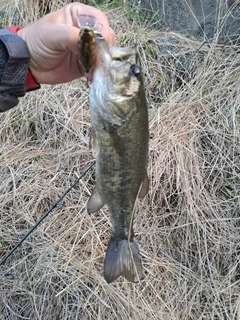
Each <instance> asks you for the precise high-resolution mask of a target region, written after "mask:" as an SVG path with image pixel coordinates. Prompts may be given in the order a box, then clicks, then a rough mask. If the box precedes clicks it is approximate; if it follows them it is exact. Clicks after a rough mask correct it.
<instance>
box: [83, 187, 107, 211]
mask: <svg viewBox="0 0 240 320" xmlns="http://www.w3.org/2000/svg"><path fill="white" fill-rule="evenodd" d="M102 206H104V202H103V201H102V198H101V196H100V193H99V191H98V188H97V186H95V188H94V189H93V191H92V194H91V196H90V198H89V200H88V203H87V212H88V213H89V214H90V213H93V212H96V211H98V210H100V209H101V208H102Z"/></svg>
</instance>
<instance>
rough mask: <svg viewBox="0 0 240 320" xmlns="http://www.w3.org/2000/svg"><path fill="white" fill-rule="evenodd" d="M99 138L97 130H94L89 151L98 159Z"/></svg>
mask: <svg viewBox="0 0 240 320" xmlns="http://www.w3.org/2000/svg"><path fill="white" fill-rule="evenodd" d="M97 146H98V144H97V136H96V132H95V130H94V129H93V128H92V131H91V135H90V140H89V149H90V150H91V151H92V153H93V156H94V157H95V158H96V156H97Z"/></svg>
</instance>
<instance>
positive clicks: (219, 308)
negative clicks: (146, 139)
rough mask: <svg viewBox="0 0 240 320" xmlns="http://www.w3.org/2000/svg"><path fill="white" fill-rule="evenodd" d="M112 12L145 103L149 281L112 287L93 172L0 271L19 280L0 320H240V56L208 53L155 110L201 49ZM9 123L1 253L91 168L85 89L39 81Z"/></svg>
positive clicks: (0, 290)
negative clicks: (139, 70)
mask: <svg viewBox="0 0 240 320" xmlns="http://www.w3.org/2000/svg"><path fill="white" fill-rule="evenodd" d="M25 1H26V0H25ZM54 4H55V5H56V6H57V5H61V1H57V0H56V1H54ZM34 10H35V12H36V10H37V9H36V7H35V9H34ZM108 15H109V19H110V21H111V24H112V26H113V28H114V30H115V32H116V44H118V45H123V46H124V45H127V44H128V43H132V42H137V43H138V45H139V51H140V53H141V56H142V64H143V71H144V74H145V86H146V94H147V98H148V100H149V102H150V103H149V117H150V133H151V139H150V153H149V164H148V172H149V176H150V178H151V186H150V191H149V194H148V196H147V197H146V198H145V199H143V200H141V201H138V202H137V205H136V211H135V217H136V219H135V231H136V238H137V241H138V243H139V245H140V251H141V256H142V260H143V266H144V270H145V279H144V280H143V281H142V282H140V283H139V284H132V283H129V282H128V281H127V280H125V279H122V278H120V279H118V280H117V281H116V282H114V283H113V284H111V285H108V284H107V283H106V282H105V280H104V279H103V276H102V268H103V258H104V255H105V250H106V245H107V242H108V238H109V235H110V230H111V224H110V220H109V217H108V213H107V209H106V207H104V208H103V209H102V210H100V211H99V212H98V213H97V214H93V215H91V216H88V215H87V213H86V202H87V200H88V197H89V195H90V192H91V190H92V181H93V178H94V177H93V171H92V172H89V173H88V175H87V176H85V178H84V179H83V180H81V181H80V183H79V184H78V186H77V187H76V188H74V189H73V190H72V191H71V192H70V193H69V194H68V195H67V196H66V197H65V199H64V201H63V202H62V203H61V205H59V206H58V207H57V208H56V209H55V210H54V211H53V212H52V213H51V214H50V216H49V217H48V218H47V219H45V220H44V222H43V223H42V224H41V225H40V226H39V228H38V229H37V230H35V231H34V233H33V234H32V235H31V236H30V237H29V238H28V239H27V240H26V241H25V242H24V243H23V244H22V246H21V247H20V248H19V249H18V250H17V251H16V252H15V253H14V255H12V256H11V257H10V258H9V260H8V261H7V262H6V264H5V265H4V266H2V267H1V268H0V272H1V274H2V273H4V274H6V273H8V274H12V275H13V277H14V278H13V279H8V280H7V279H3V278H0V319H11V320H13V319H44V320H45V319H49V320H50V319H138V320H140V319H163V320H168V319H186V320H190V319H194V320H195V319H207V320H208V319H214V320H215V319H240V289H239V284H240V283H239V282H240V277H239V250H240V248H239V242H240V224H239V219H240V217H239V213H240V169H239V168H240V157H239V156H240V141H239V140H240V139H239V137H240V135H239V130H240V107H239V105H240V80H239V71H240V63H239V61H240V53H239V50H238V49H237V48H235V47H234V46H229V47H227V46H218V45H214V44H211V45H205V46H204V47H203V48H202V49H201V52H200V53H199V54H198V55H197V56H196V57H194V58H193V59H192V60H191V63H190V65H188V69H187V70H184V67H183V68H182V70H181V74H180V76H179V78H178V79H176V78H174V79H173V80H172V81H170V83H169V84H168V85H167V86H166V87H165V88H164V90H163V92H162V93H161V95H159V96H158V97H157V98H156V99H155V101H152V98H153V96H154V95H155V93H156V92H157V90H158V89H159V86H161V84H164V83H166V81H167V79H168V78H169V76H171V75H172V74H173V73H174V72H175V70H176V68H177V67H176V66H177V65H178V64H181V63H182V61H184V59H183V55H184V54H185V53H188V54H191V53H193V52H194V51H195V50H196V49H197V48H198V47H199V46H200V44H201V41H200V42H198V41H197V40H194V39H187V38H184V37H182V36H180V35H178V34H173V33H171V34H170V33H163V32H161V31H150V30H149V29H147V27H146V26H145V25H143V24H142V25H141V26H140V24H139V23H137V22H129V21H128V20H127V18H126V17H125V16H124V14H123V12H122V10H119V9H114V10H111V11H109V12H108ZM36 16H39V14H36ZM28 19H29V20H31V19H34V18H33V17H31V16H30V15H28ZM25 23H26V20H23V24H25ZM168 37H171V39H172V40H173V41H171V43H168V44H167V43H166V41H168V40H169V39H170V38H168ZM168 42H169V41H168ZM159 47H160V49H161V50H162V51H161V54H160V53H159V51H158V49H159ZM163 49H164V50H165V52H163V51H164V50H163ZM176 61H177V62H176ZM0 122H1V126H0V140H1V145H0V172H1V175H0V217H1V226H0V256H1V258H3V257H4V255H5V254H6V253H7V252H8V251H9V250H10V248H12V247H13V246H14V245H15V244H16V242H17V241H18V240H19V239H21V238H22V237H23V236H24V235H25V234H26V232H27V231H28V230H29V229H30V227H31V226H32V225H33V224H34V223H35V222H36V221H37V220H38V219H39V218H40V217H41V216H42V214H43V213H44V212H45V211H47V209H48V208H49V207H50V206H51V205H52V204H53V203H54V202H55V201H56V200H57V199H58V198H59V197H60V195H61V194H62V193H63V192H64V191H65V190H66V189H67V187H69V186H70V185H71V184H72V183H73V182H74V181H75V179H76V178H77V177H78V176H79V175H80V173H81V172H82V170H83V168H84V167H85V166H86V165H87V164H88V163H90V162H91V161H92V155H91V153H90V152H89V150H88V139H89V131H90V126H91V125H90V121H89V107H88V92H87V90H86V87H85V83H83V82H81V81H80V80H76V81H74V82H72V83H68V84H65V85H57V86H42V89H41V90H39V91H37V92H32V93H29V94H27V95H26V97H25V98H23V99H21V102H20V104H19V106H18V107H17V108H15V109H14V110H12V111H10V112H6V113H4V114H2V115H0Z"/></svg>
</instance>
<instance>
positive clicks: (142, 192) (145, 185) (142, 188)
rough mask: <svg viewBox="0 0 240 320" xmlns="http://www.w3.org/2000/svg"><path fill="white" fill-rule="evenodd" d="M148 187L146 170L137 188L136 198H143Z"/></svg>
mask: <svg viewBox="0 0 240 320" xmlns="http://www.w3.org/2000/svg"><path fill="white" fill-rule="evenodd" d="M148 189H149V179H148V175H147V170H146V173H145V176H144V179H143V182H142V184H141V186H140V189H139V193H138V198H144V197H145V195H146V194H147V193H148Z"/></svg>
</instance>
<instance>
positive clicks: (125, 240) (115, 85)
mask: <svg viewBox="0 0 240 320" xmlns="http://www.w3.org/2000/svg"><path fill="white" fill-rule="evenodd" d="M90 116H91V123H92V128H93V129H92V136H91V142H90V145H91V148H92V151H93V155H94V156H95V158H96V186H95V189H94V190H93V192H92V195H91V197H90V199H89V201H88V204H87V210H88V212H89V213H91V212H95V211H97V210H99V209H100V208H101V207H102V206H103V205H104V204H107V206H108V209H109V212H110V217H111V223H112V234H111V238H110V241H109V244H108V248H107V252H106V257H105V261H104V277H105V279H106V281H107V282H108V283H110V282H112V281H114V280H115V279H117V278H118V277H119V276H120V275H123V276H124V277H126V278H127V279H128V280H129V281H132V282H136V281H138V280H140V279H142V278H143V270H142V264H141V259H140V256H139V250H138V245H137V242H136V240H135V239H134V232H133V209H134V204H135V201H136V198H137V197H138V196H139V197H144V196H145V195H146V193H147V192H148V177H147V170H146V162H147V156H148V140H149V130H148V110H147V103H146V98H145V93H144V86H143V79H142V74H141V66H140V62H139V57H138V54H137V51H136V46H130V47H127V48H118V47H112V48H111V49H109V48H108V47H107V44H106V42H105V40H99V41H98V43H97V46H96V61H95V69H94V73H93V80H92V85H91V90H90Z"/></svg>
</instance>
